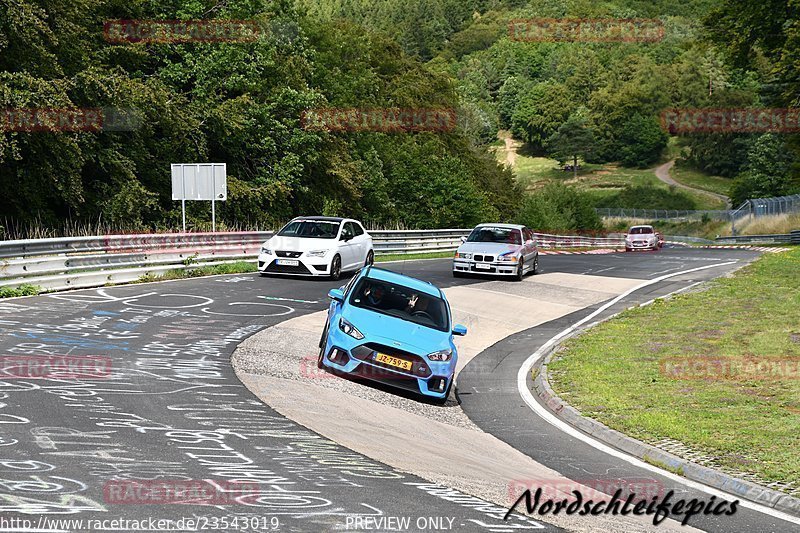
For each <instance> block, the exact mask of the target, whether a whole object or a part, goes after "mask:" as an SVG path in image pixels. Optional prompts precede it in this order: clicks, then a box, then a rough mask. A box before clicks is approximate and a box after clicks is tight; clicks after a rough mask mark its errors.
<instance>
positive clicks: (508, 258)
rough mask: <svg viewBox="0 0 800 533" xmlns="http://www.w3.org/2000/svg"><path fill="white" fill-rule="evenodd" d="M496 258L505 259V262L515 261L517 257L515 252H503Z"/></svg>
mask: <svg viewBox="0 0 800 533" xmlns="http://www.w3.org/2000/svg"><path fill="white" fill-rule="evenodd" d="M497 260H498V261H505V262H507V263H516V262H517V260H518V259H517V254H516V252H507V253H504V254H503V255H498V256H497Z"/></svg>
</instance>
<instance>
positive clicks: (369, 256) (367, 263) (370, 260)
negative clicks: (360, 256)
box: [364, 250, 375, 267]
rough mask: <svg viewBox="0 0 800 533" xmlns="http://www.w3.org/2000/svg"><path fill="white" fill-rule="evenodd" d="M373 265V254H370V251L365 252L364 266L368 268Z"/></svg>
mask: <svg viewBox="0 0 800 533" xmlns="http://www.w3.org/2000/svg"><path fill="white" fill-rule="evenodd" d="M373 264H375V254H374V253H373V252H372V250H370V251H369V252H367V260H366V261H364V266H365V267H368V266H371V265H373Z"/></svg>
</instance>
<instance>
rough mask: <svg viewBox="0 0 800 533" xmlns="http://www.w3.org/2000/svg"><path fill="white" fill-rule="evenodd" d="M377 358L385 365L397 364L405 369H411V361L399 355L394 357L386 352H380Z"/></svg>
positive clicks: (396, 365)
mask: <svg viewBox="0 0 800 533" xmlns="http://www.w3.org/2000/svg"><path fill="white" fill-rule="evenodd" d="M375 360H376V361H378V362H379V363H383V364H385V365H389V366H395V367H397V368H402V369H403V370H411V361H406V360H405V359H400V358H399V357H392V356H391V355H386V354H385V353H379V354H378V355H376V356H375Z"/></svg>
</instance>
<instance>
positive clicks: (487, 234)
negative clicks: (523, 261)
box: [467, 226, 522, 244]
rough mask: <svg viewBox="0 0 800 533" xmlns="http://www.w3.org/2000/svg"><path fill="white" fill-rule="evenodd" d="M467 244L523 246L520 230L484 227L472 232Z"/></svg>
mask: <svg viewBox="0 0 800 533" xmlns="http://www.w3.org/2000/svg"><path fill="white" fill-rule="evenodd" d="M467 242H499V243H503V244H522V235H521V234H520V231H519V230H518V229H513V228H494V227H488V226H483V227H480V228H475V229H474V230H472V233H470V234H469V237H468V238H467Z"/></svg>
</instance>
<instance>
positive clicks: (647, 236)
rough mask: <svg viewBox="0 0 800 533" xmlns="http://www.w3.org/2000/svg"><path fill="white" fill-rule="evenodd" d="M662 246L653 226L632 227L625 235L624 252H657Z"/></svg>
mask: <svg viewBox="0 0 800 533" xmlns="http://www.w3.org/2000/svg"><path fill="white" fill-rule="evenodd" d="M662 244H663V241H662V240H661V239H660V238H659V234H658V233H656V230H655V229H653V226H632V227H631V229H629V230H628V234H627V235H625V251H626V252H631V251H633V250H658V249H659V248H660V247H661V246H662Z"/></svg>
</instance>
